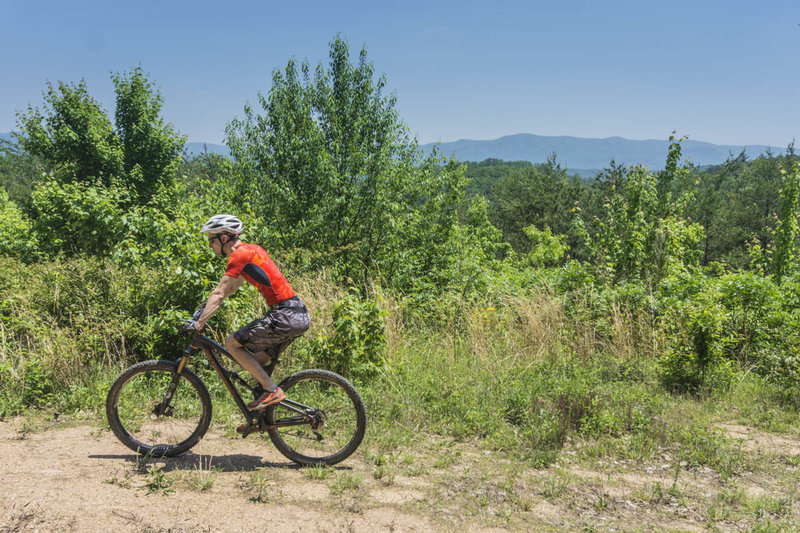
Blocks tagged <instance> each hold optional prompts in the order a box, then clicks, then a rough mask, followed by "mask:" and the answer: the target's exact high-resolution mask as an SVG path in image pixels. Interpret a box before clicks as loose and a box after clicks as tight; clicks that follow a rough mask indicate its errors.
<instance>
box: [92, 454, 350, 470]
mask: <svg viewBox="0 0 800 533" xmlns="http://www.w3.org/2000/svg"><path fill="white" fill-rule="evenodd" d="M89 458H90V459H122V460H123V461H126V462H128V463H131V465H132V466H133V467H134V469H138V470H141V471H144V470H148V469H150V467H151V466H152V465H155V466H156V467H157V468H158V469H159V470H161V471H162V472H172V471H176V470H210V469H214V470H219V471H221V472H253V471H255V470H258V469H260V468H285V469H288V470H299V469H301V468H304V467H303V466H301V465H298V464H297V463H293V462H291V461H286V462H274V461H265V460H264V459H263V457H260V456H257V455H247V454H243V453H232V454H228V455H213V454H197V453H192V452H190V451H189V452H186V453H184V454H182V455H179V456H178V457H145V456H141V455H136V454H121V455H90V456H89ZM333 468H334V469H335V470H352V468H350V467H349V466H343V465H336V466H334V467H333Z"/></svg>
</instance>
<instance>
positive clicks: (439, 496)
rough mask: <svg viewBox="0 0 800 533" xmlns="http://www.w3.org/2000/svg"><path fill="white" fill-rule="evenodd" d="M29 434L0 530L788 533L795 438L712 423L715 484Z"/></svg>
mask: <svg viewBox="0 0 800 533" xmlns="http://www.w3.org/2000/svg"><path fill="white" fill-rule="evenodd" d="M32 424H33V423H32V422H31V420H30V419H18V420H11V421H0V457H2V460H0V533H10V532H12V531H14V532H16V531H92V532H94V531H104V532H105V531H124V532H129V531H132V532H157V531H164V532H167V531H169V532H195V531H209V532H217V531H221V532H227V531H242V530H246V531H265V532H266V531H270V532H272V531H276V530H277V531H281V532H294V531H309V532H317V531H323V532H325V531H328V532H338V531H369V532H382V531H397V532H414V531H419V532H423V531H424V532H428V531H470V532H472V531H480V532H500V531H751V530H753V529H758V528H761V529H764V528H766V530H770V531H772V530H775V531H777V530H792V531H796V530H797V531H800V505H798V504H796V503H795V502H798V501H800V485H798V483H797V477H798V475H800V437H798V436H797V435H774V434H768V433H765V432H763V431H759V430H756V429H754V428H750V427H746V426H741V425H734V424H727V425H720V426H719V427H720V429H721V430H723V431H725V432H726V433H727V434H728V435H729V436H730V437H732V438H733V439H735V441H736V442H738V443H740V444H739V445H738V446H735V447H733V448H728V451H727V452H724V453H727V454H728V456H729V457H730V458H731V459H732V460H736V461H737V465H736V467H735V468H734V469H733V471H732V474H731V475H730V476H726V477H722V476H721V475H720V473H719V472H715V471H714V470H712V469H711V468H709V467H707V466H704V467H694V468H693V467H688V466H682V465H681V462H680V461H679V460H678V459H677V458H676V456H674V455H670V453H667V452H663V453H657V454H656V455H655V457H653V458H651V459H648V460H647V461H622V460H620V461H617V460H614V459H613V457H605V456H602V455H601V456H599V458H595V459H591V458H587V457H592V456H593V454H588V455H587V454H584V455H583V458H581V453H580V449H581V447H582V446H587V445H591V443H572V442H569V443H568V444H567V445H566V446H565V448H564V450H563V451H562V454H561V457H560V459H559V460H558V461H557V463H556V464H553V465H551V466H550V467H549V468H546V469H540V470H537V469H535V468H532V467H531V466H530V465H525V464H524V463H521V462H518V461H514V460H513V459H512V458H510V457H506V456H504V455H503V454H501V453H499V452H493V451H491V450H488V449H485V448H483V447H481V446H480V445H479V443H454V442H452V441H447V440H443V439H441V438H437V437H433V436H428V437H425V438H423V439H421V440H420V442H418V443H417V444H418V445H415V446H412V447H410V448H413V449H410V448H409V449H403V450H399V451H398V452H397V453H394V454H390V455H389V456H388V458H387V459H386V462H385V463H384V462H382V461H380V460H377V459H376V458H374V457H371V456H370V455H369V454H367V453H362V452H363V450H360V451H359V452H357V453H356V454H355V455H354V456H353V457H351V458H350V459H348V460H347V461H345V463H344V464H343V465H340V466H338V468H336V469H333V470H331V469H301V468H298V467H296V466H295V465H293V463H291V462H288V461H287V460H286V459H285V458H284V457H283V456H282V455H280V454H279V453H278V452H277V451H276V450H275V449H274V448H273V446H272V444H271V443H270V442H269V440H267V439H262V437H261V436H259V435H252V436H250V437H248V438H247V439H240V438H228V437H226V436H225V435H224V434H222V433H221V432H220V431H219V430H212V431H210V432H209V434H207V435H206V436H205V437H204V438H203V440H202V441H200V443H199V444H198V445H197V446H195V448H194V449H193V450H192V451H191V452H190V453H187V454H185V455H184V456H182V457H179V458H174V459H163V460H156V461H153V462H150V463H146V464H141V463H140V462H139V461H137V457H136V456H135V455H134V454H133V453H131V452H130V451H129V450H128V449H127V448H125V447H124V446H122V445H121V444H120V443H119V442H118V441H117V439H116V438H115V437H114V435H113V434H112V433H111V432H110V431H108V430H105V429H101V427H100V426H99V425H98V424H96V423H91V422H82V423H78V422H70V421H63V420H62V421H58V422H52V421H51V422H48V423H41V422H38V423H37V424H38V425H37V427H36V428H35V429H34V430H28V428H30V427H31V425H32ZM362 448H364V446H362ZM720 453H723V450H720ZM367 458H369V459H371V460H370V461H368V460H367ZM770 528H771V529H770Z"/></svg>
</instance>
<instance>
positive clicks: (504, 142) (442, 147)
mask: <svg viewBox="0 0 800 533" xmlns="http://www.w3.org/2000/svg"><path fill="white" fill-rule="evenodd" d="M0 139H6V140H11V134H10V133H0ZM433 146H435V144H434V143H430V144H424V145H422V146H421V148H422V149H423V150H425V151H426V152H430V151H431V150H432V149H433ZM438 146H439V151H440V153H443V154H445V155H448V156H449V155H451V154H454V155H455V157H456V159H458V160H460V161H483V160H484V159H490V158H493V159H502V160H504V161H531V162H532V163H542V162H544V161H547V158H548V157H549V156H550V155H551V154H553V153H555V154H556V157H557V159H558V161H559V162H560V163H561V164H562V165H564V166H566V167H567V168H568V169H570V170H572V171H574V172H578V173H580V174H582V175H590V174H593V173H594V172H596V171H597V170H598V169H602V168H604V167H607V166H608V164H609V163H610V162H611V160H614V161H616V162H617V163H620V164H625V165H628V164H642V165H644V166H646V167H649V168H653V169H657V168H663V166H664V162H665V160H666V157H667V149H668V147H669V141H668V140H666V139H665V140H653V139H650V140H645V141H634V140H630V139H623V138H622V137H608V138H606V139H586V138H581V137H569V136H561V137H548V136H543V135H532V134H529V133H520V134H517V135H508V136H506V137H500V138H499V139H493V140H487V141H475V140H468V139H464V140H460V141H455V142H446V143H440V144H439V145H438ZM682 146H683V157H684V158H685V159H689V161H691V162H692V163H694V164H695V165H700V166H703V165H715V164H719V163H722V162H724V161H725V159H727V158H728V156H729V155H730V154H734V155H738V154H739V153H740V152H741V151H742V150H745V151H746V152H747V155H748V156H749V157H750V158H754V157H758V156H759V155H761V154H764V153H766V152H767V151H768V150H770V151H772V153H774V154H780V153H783V152H784V150H785V147H777V146H764V145H746V146H733V145H720V144H712V143H708V142H703V141H693V140H688V141H684V142H683V144H682ZM204 147H205V148H204ZM204 149H206V150H208V152H209V153H215V154H220V155H228V154H229V153H230V151H229V150H228V147H227V146H224V145H221V144H212V143H201V142H190V143H186V152H187V153H188V154H189V155H199V154H201V153H203V150H204Z"/></svg>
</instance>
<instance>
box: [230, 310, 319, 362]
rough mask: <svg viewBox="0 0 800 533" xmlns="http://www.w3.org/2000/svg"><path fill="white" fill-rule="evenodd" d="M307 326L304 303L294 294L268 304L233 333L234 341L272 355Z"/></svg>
mask: <svg viewBox="0 0 800 533" xmlns="http://www.w3.org/2000/svg"><path fill="white" fill-rule="evenodd" d="M308 326H309V317H308V311H307V310H306V306H305V305H303V302H301V301H300V298H298V297H297V296H294V297H292V298H289V299H288V300H284V301H282V302H280V303H277V304H275V305H273V306H272V307H270V308H269V311H267V314H266V315H264V318H259V319H256V320H253V321H252V322H250V323H249V324H247V325H246V326H244V327H243V328H241V329H239V330H237V331H236V332H235V333H234V334H233V338H234V339H236V341H237V342H238V343H239V344H241V345H242V346H244V347H245V348H247V349H248V350H250V351H251V352H253V353H256V352H267V354H268V355H269V356H270V357H271V358H273V359H275V358H276V357H277V356H278V354H280V352H282V351H283V349H284V348H286V347H287V346H288V345H289V344H291V342H292V341H293V340H294V339H296V338H297V337H299V336H300V335H302V334H303V333H305V331H306V330H307V329H308Z"/></svg>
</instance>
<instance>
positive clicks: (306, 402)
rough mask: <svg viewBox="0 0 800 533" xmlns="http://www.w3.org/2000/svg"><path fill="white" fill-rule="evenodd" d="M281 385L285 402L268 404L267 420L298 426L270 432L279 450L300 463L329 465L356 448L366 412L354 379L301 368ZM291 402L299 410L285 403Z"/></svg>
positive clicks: (365, 423) (365, 419) (345, 457)
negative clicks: (349, 379) (297, 405)
mask: <svg viewBox="0 0 800 533" xmlns="http://www.w3.org/2000/svg"><path fill="white" fill-rule="evenodd" d="M280 387H281V388H282V389H283V391H284V392H285V393H286V400H284V401H283V402H281V403H279V404H277V405H271V406H269V407H267V409H266V412H265V414H264V416H265V417H266V421H267V423H268V424H269V425H273V424H282V423H284V424H285V423H292V422H295V423H297V425H289V426H286V427H277V428H273V429H270V430H269V431H268V432H269V436H270V439H272V443H273V444H274V445H275V447H276V448H277V449H278V451H279V452H281V453H282V454H283V455H284V456H286V457H287V458H289V459H291V460H292V461H294V462H296V463H299V464H301V465H316V464H326V465H333V464H336V463H338V462H340V461H343V460H345V459H347V458H348V457H350V455H351V454H352V453H353V452H354V451H356V449H357V448H358V446H359V444H361V440H362V439H363V438H364V432H365V431H366V429H367V414H366V408H365V407H364V401H363V400H362V399H361V396H360V395H359V394H358V391H357V390H356V388H355V387H354V386H353V384H352V383H350V382H349V381H347V380H346V379H345V378H343V377H342V376H340V375H339V374H336V373H334V372H330V371H328V370H303V371H301V372H297V373H296V374H292V375H291V376H289V377H287V378H286V379H285V380H283V382H282V383H281V384H280ZM292 402H294V403H292ZM295 403H296V404H302V406H303V407H301V408H299V409H300V411H302V412H303V414H300V413H297V412H296V411H293V410H291V409H290V408H289V407H288V406H290V405H294V404H295ZM301 421H302V423H300V422H301Z"/></svg>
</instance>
